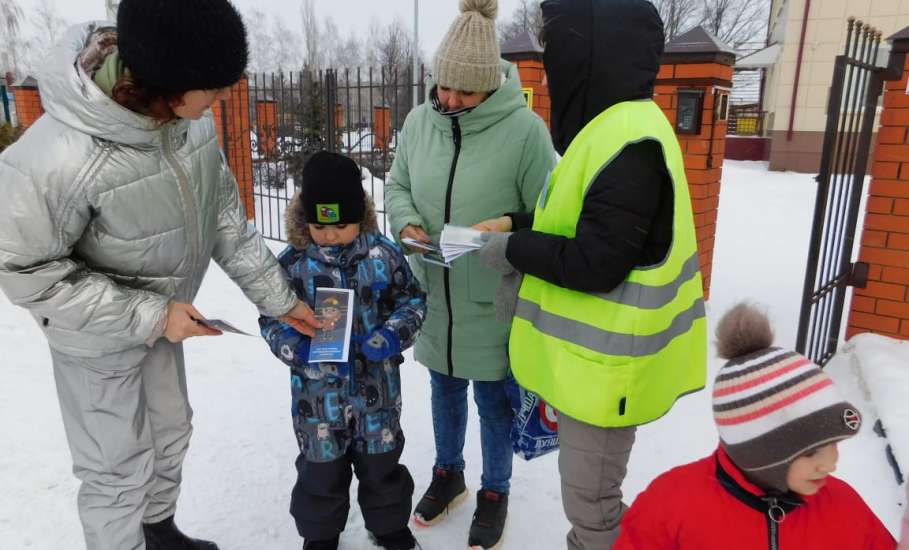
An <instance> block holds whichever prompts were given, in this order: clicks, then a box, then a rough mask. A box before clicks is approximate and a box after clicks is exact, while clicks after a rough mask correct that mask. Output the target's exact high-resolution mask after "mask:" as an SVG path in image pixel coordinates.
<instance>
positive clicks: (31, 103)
mask: <svg viewBox="0 0 909 550" xmlns="http://www.w3.org/2000/svg"><path fill="white" fill-rule="evenodd" d="M13 93H14V94H15V96H16V116H17V117H18V118H19V125H20V126H22V129H23V130H24V129H26V128H28V127H29V126H31V125H32V124H34V123H35V121H36V120H38V118H39V117H40V116H41V115H43V114H44V107H42V106H41V96H40V95H39V94H38V88H14V89H13Z"/></svg>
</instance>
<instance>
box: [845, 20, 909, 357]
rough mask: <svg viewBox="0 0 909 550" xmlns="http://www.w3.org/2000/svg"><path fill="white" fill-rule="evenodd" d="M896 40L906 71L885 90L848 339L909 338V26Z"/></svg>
mask: <svg viewBox="0 0 909 550" xmlns="http://www.w3.org/2000/svg"><path fill="white" fill-rule="evenodd" d="M891 41H892V42H893V49H892V50H891V66H896V67H903V74H902V79H900V80H894V81H890V82H887V83H886V88H885V91H884V110H883V112H882V113H881V127H880V129H879V131H878V134H877V144H876V146H875V149H874V164H873V165H872V169H871V177H872V179H871V187H870V189H869V193H868V205H867V211H866V216H865V225H864V228H863V229H862V240H861V248H860V252H859V261H860V262H865V263H867V264H868V265H869V272H868V284H867V286H866V287H865V288H856V289H855V292H854V293H853V297H852V306H851V309H850V311H849V324H848V328H847V329H846V338H847V339H848V338H851V337H852V336H854V335H856V334H859V333H862V332H873V333H876V334H883V335H886V336H891V337H894V338H902V339H909V58H907V56H906V52H909V27H907V28H906V29H904V30H903V31H902V32H900V33H897V34H896V35H894V36H893V37H891Z"/></svg>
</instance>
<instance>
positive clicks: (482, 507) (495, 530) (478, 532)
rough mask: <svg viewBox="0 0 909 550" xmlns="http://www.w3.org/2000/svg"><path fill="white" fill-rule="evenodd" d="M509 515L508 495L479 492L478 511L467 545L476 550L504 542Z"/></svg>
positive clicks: (484, 549)
mask: <svg viewBox="0 0 909 550" xmlns="http://www.w3.org/2000/svg"><path fill="white" fill-rule="evenodd" d="M506 516H508V495H505V494H502V493H498V492H496V491H489V490H481V491H480V492H478V493H477V511H476V512H474V514H473V522H472V523H471V524H470V536H469V537H467V546H469V547H470V548H471V549H474V550H491V549H492V548H498V547H499V544H501V543H502V531H504V530H505V518H506Z"/></svg>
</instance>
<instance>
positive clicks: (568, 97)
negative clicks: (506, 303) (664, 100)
mask: <svg viewBox="0 0 909 550" xmlns="http://www.w3.org/2000/svg"><path fill="white" fill-rule="evenodd" d="M542 8H543V21H544V28H543V40H544V42H545V51H544V53H543V63H544V66H545V69H546V77H547V80H548V81H549V93H550V96H551V99H552V138H553V143H554V145H555V148H556V149H557V150H558V151H559V153H560V154H564V153H565V151H566V149H567V148H568V145H569V144H570V143H571V140H572V139H574V137H575V136H576V135H577V134H578V133H579V132H580V131H581V129H583V128H584V126H586V125H587V123H589V122H590V121H591V120H593V119H594V118H595V117H596V116H597V115H599V114H600V113H602V112H603V111H605V110H606V109H607V108H609V107H611V106H613V105H615V104H617V103H620V102H623V101H628V100H634V99H650V98H651V97H652V96H653V85H654V81H655V80H656V75H657V72H659V69H660V58H661V56H662V53H663V42H664V39H663V23H662V21H661V20H660V16H659V14H658V13H657V11H656V9H655V8H654V7H653V5H652V4H651V3H650V2H647V1H646V0H546V1H544V2H543V3H542ZM549 207H550V208H552V207H557V205H553V204H551V205H550V206H549ZM672 212H673V197H672V180H671V179H670V177H669V172H668V170H667V168H666V165H665V162H664V160H663V154H662V151H661V148H660V145H659V144H658V143H657V142H655V141H645V142H641V143H637V144H633V145H629V146H627V147H626V148H625V149H624V150H623V151H622V152H621V153H620V154H619V155H618V156H617V157H616V158H615V159H614V160H613V161H612V162H611V163H610V164H609V165H608V166H607V167H606V168H605V169H604V170H602V171H600V173H599V175H598V176H597V178H596V180H595V181H594V182H593V183H592V184H591V186H590V187H589V189H588V191H587V196H586V197H585V199H584V206H583V208H582V211H581V217H580V219H579V220H578V225H577V230H576V235H575V238H573V239H569V238H566V237H561V236H557V235H550V234H546V233H539V232H536V231H532V230H530V229H529V226H530V224H531V223H532V221H531V217H530V216H521V215H512V219H513V221H514V227H515V233H514V234H513V235H512V236H511V238H510V239H509V242H508V250H507V258H508V261H509V262H510V263H511V264H512V265H513V266H514V267H515V268H516V269H518V270H519V271H521V272H523V273H528V274H530V275H534V276H536V277H539V278H541V279H543V280H545V281H548V282H550V283H552V284H556V285H558V286H561V287H564V288H570V289H574V290H580V291H586V292H608V291H610V290H612V289H613V288H615V287H616V286H618V285H619V284H620V283H621V282H622V281H624V280H625V279H626V278H627V277H628V274H629V273H630V272H631V270H632V269H633V268H634V267H636V266H645V265H651V264H655V263H659V262H660V261H661V260H662V259H663V258H664V257H665V255H666V254H667V252H668V250H669V245H670V243H671V241H672Z"/></svg>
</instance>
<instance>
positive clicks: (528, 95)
mask: <svg viewBox="0 0 909 550" xmlns="http://www.w3.org/2000/svg"><path fill="white" fill-rule="evenodd" d="M521 92H523V93H524V99H525V100H526V101H527V108H528V109H533V88H521Z"/></svg>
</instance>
